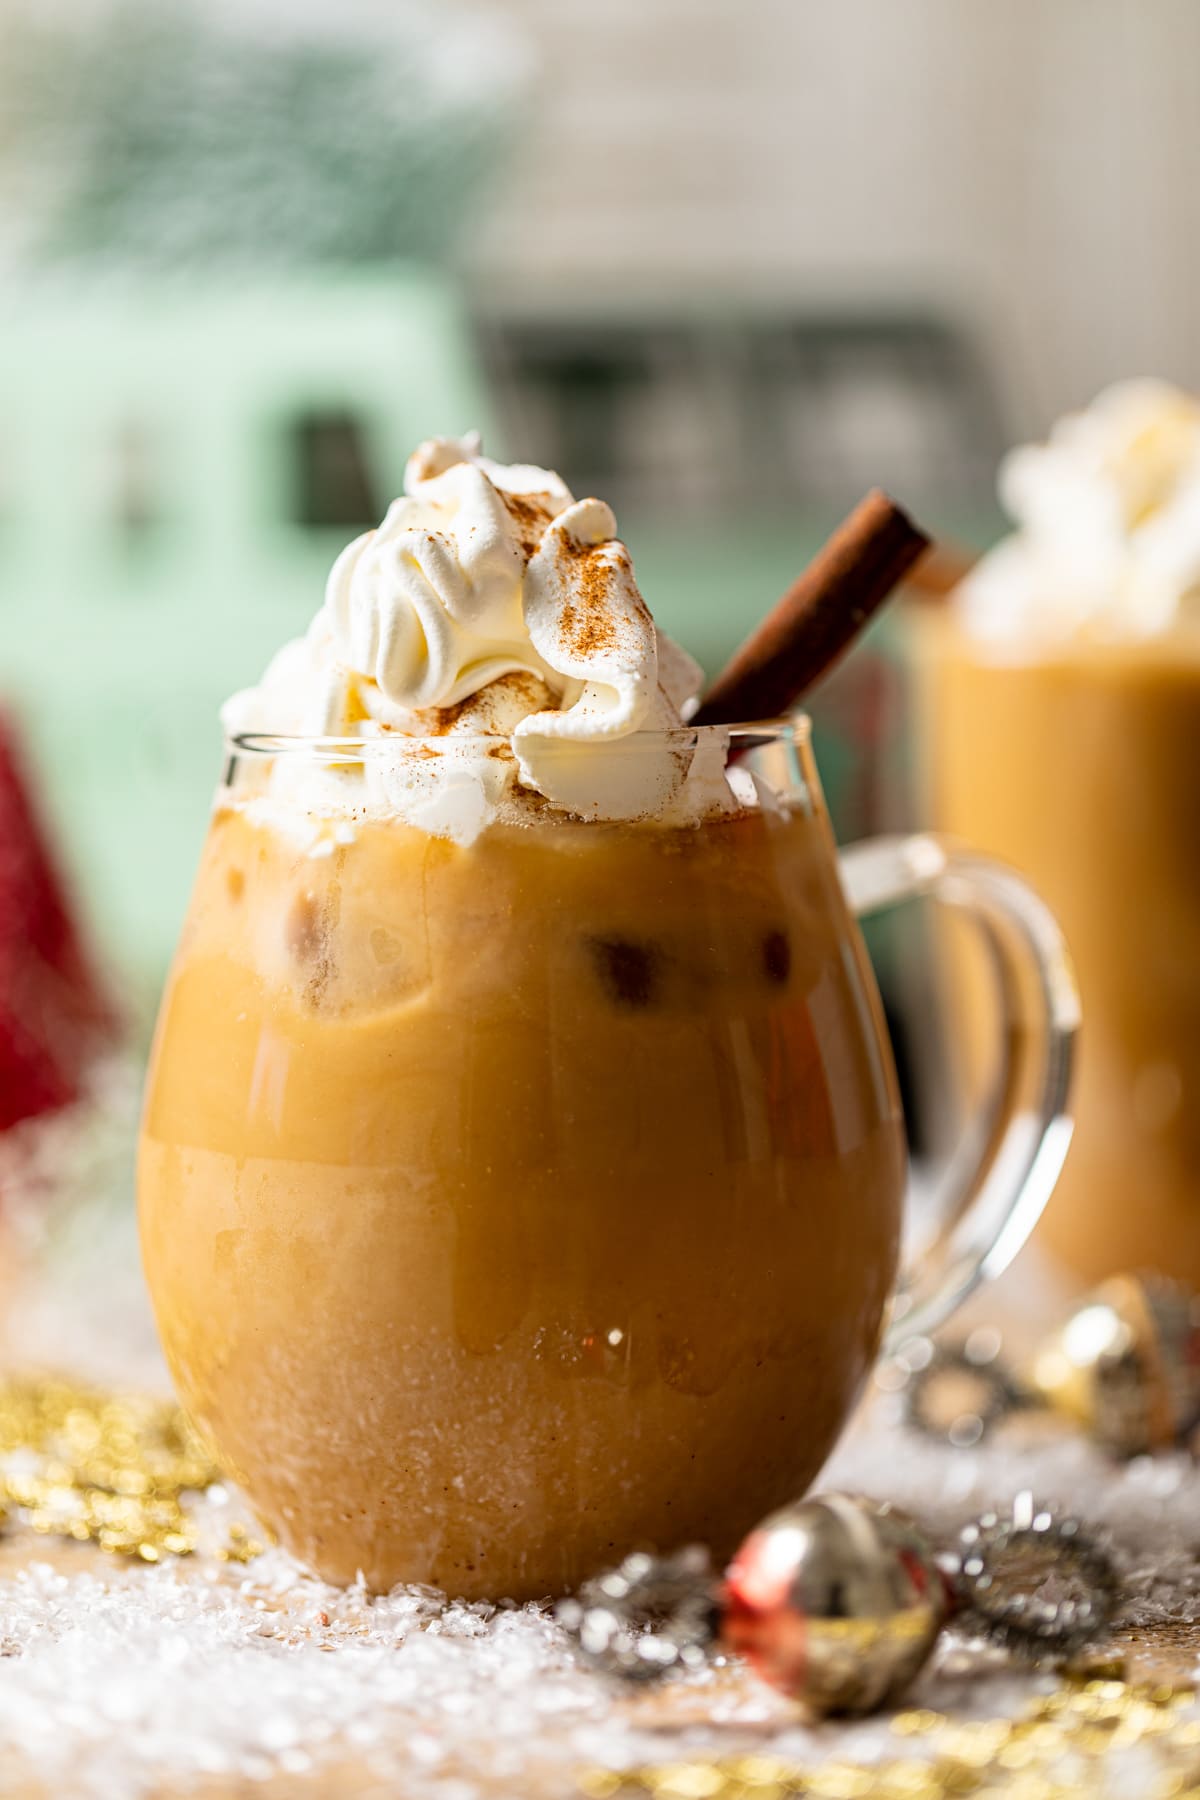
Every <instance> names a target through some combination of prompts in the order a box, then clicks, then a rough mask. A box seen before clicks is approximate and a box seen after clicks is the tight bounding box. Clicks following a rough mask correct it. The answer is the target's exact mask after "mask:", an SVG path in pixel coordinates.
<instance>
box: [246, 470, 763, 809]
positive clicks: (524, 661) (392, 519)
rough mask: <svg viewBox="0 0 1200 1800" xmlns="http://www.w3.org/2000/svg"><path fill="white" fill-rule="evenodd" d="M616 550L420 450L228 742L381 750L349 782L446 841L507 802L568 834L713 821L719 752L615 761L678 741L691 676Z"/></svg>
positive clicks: (533, 496) (551, 485)
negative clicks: (501, 747) (356, 745)
mask: <svg viewBox="0 0 1200 1800" xmlns="http://www.w3.org/2000/svg"><path fill="white" fill-rule="evenodd" d="M616 531H617V527H616V520H615V519H614V517H613V514H612V512H611V510H610V508H609V507H607V506H606V505H605V504H604V503H603V502H602V501H600V500H576V499H575V498H574V497H573V495H572V494H571V492H570V490H569V489H568V488H567V487H566V486H565V484H564V483H563V482H562V481H561V480H560V479H559V477H558V476H557V475H554V474H552V473H551V472H550V471H549V470H547V469H539V468H533V467H530V466H527V465H522V464H516V465H511V466H509V465H504V464H501V463H496V462H493V461H492V460H491V459H490V458H488V457H486V456H484V455H483V454H482V452H481V449H480V443H479V439H478V437H477V436H476V435H474V434H472V435H470V436H468V437H466V438H462V439H455V438H435V439H431V440H430V441H429V442H428V443H425V444H422V445H421V446H420V448H419V449H418V450H417V451H416V452H415V453H414V455H413V456H412V457H411V458H410V459H409V463H408V467H407V469H406V471H405V478H404V493H403V495H402V496H401V497H400V498H399V499H398V500H396V501H395V502H394V503H393V505H392V506H391V508H390V509H389V511H388V514H387V517H386V518H385V519H384V521H383V524H382V525H381V526H380V527H379V528H378V530H376V531H369V532H367V533H366V534H365V536H363V537H360V538H358V539H356V541H355V542H354V543H352V544H350V545H348V546H347V548H346V549H345V550H344V551H343V552H342V554H341V555H340V556H339V557H338V559H337V561H336V563H335V564H334V566H333V569H332V571H331V573H330V576H329V581H328V585H327V588H326V593H325V603H324V605H323V606H322V608H321V610H320V611H319V612H318V614H317V616H316V618H315V619H314V620H313V623H312V625H311V627H310V628H309V631H308V633H307V635H306V636H305V637H304V638H302V639H298V640H296V641H295V642H293V643H290V644H287V645H285V646H284V648H283V649H282V650H281V651H280V652H279V653H278V655H277V656H276V657H275V658H274V660H273V661H272V663H271V664H270V666H269V668H268V669H267V671H266V673H265V675H264V676H263V679H262V681H261V682H260V684H259V685H258V686H257V687H256V688H251V689H247V690H245V691H244V692H242V693H239V694H235V695H234V696H233V698H232V699H231V700H229V701H228V702H227V703H226V705H225V707H224V709H223V711H222V722H223V724H224V726H225V729H226V731H227V733H228V734H229V735H231V736H234V735H237V734H239V733H246V732H272V733H288V734H290V733H296V734H303V735H306V736H314V735H315V736H334V737H341V736H350V735H353V736H360V737H366V738H384V737H390V734H396V735H395V739H394V742H395V747H396V751H397V755H396V756H395V758H394V759H391V764H392V766H391V773H390V776H389V774H388V766H389V763H388V759H387V758H381V757H379V756H378V755H373V756H371V757H370V758H367V759H365V761H364V764H363V765H362V768H360V769H359V770H358V771H357V772H356V773H357V778H358V779H359V780H360V782H361V781H362V780H363V779H367V778H369V779H371V780H373V781H374V782H375V784H376V786H378V785H379V784H380V783H382V784H383V786H384V788H385V789H386V790H387V791H386V793H385V794H383V795H382V796H377V797H379V798H381V800H383V801H386V804H387V806H388V808H389V810H392V811H398V812H400V813H402V814H403V815H404V816H406V817H409V818H411V819H413V820H414V822H417V823H420V824H422V825H423V826H424V827H425V828H426V829H429V830H432V831H444V832H445V833H446V834H448V835H451V836H455V837H459V838H460V839H462V838H469V837H470V836H472V835H474V833H475V832H476V831H477V830H479V829H481V828H482V825H483V824H485V823H486V822H487V819H488V817H490V816H493V815H494V814H495V811H496V809H497V807H498V806H499V805H500V804H501V803H502V802H504V801H506V800H511V799H512V798H513V796H514V794H515V795H517V796H519V794H520V792H521V791H522V790H524V791H525V792H526V793H527V794H528V793H533V794H537V795H540V796H542V798H543V800H545V801H549V802H550V803H551V804H552V805H554V806H557V807H560V808H562V809H564V810H565V811H568V812H571V813H574V814H577V815H579V816H581V817H584V818H611V819H627V818H638V817H646V816H651V815H657V814H660V813H663V812H664V810H670V809H673V810H674V811H675V812H680V810H681V808H682V813H683V814H684V815H691V814H694V813H695V812H696V810H697V808H698V807H700V808H701V809H702V810H712V808H713V807H714V806H718V807H724V806H725V805H726V804H731V803H732V802H731V796H730V793H729V789H728V784H727V783H725V781H724V779H723V768H724V753H723V745H721V744H719V743H718V744H716V745H715V746H714V747H711V748H709V749H707V750H706V751H705V752H704V753H698V754H696V755H693V753H692V752H691V750H690V749H688V750H681V749H680V748H678V747H677V746H671V745H670V744H669V743H667V742H664V743H662V744H659V745H653V744H648V743H647V740H645V739H640V740H638V742H637V743H636V745H634V744H631V743H629V742H626V740H628V739H630V738H631V737H632V735H633V734H634V733H637V732H644V731H650V730H663V729H670V728H672V727H675V728H678V727H679V726H680V725H681V724H682V721H683V713H684V711H685V710H686V709H687V706H688V702H689V700H690V699H691V697H692V696H693V695H695V693H696V692H697V691H698V688H699V685H700V680H701V673H700V669H699V667H698V665H697V664H696V663H695V662H693V660H692V659H691V657H689V656H688V655H686V653H685V652H684V651H682V650H681V649H680V648H679V647H678V646H677V645H675V644H673V643H672V642H671V641H670V640H669V639H668V638H666V637H665V636H664V635H663V634H661V633H660V632H658V631H657V630H656V628H655V625H654V621H653V619H652V618H651V616H650V613H649V611H648V609H647V607H646V603H645V601H644V600H643V599H642V596H641V594H640V593H639V592H638V587H637V583H636V581H635V579H634V574H633V564H632V561H631V558H630V555H629V552H628V550H627V549H626V547H625V545H624V544H623V543H621V541H620V540H619V539H618V537H617V535H616ZM486 737H491V738H492V739H493V742H492V743H491V744H486V743H482V742H481V740H482V739H484V738H486ZM497 737H499V738H502V739H504V740H506V741H507V743H508V745H509V747H510V750H511V755H509V756H507V757H505V756H504V755H501V756H500V757H499V758H497V756H496V754H495V749H496V745H495V742H494V740H495V739H496V738H497ZM404 739H421V740H434V739H436V740H438V744H437V755H436V757H435V758H434V759H433V760H434V761H436V762H438V763H439V764H440V765H441V766H439V767H438V768H437V769H432V768H430V767H429V765H428V761H425V762H424V763H423V764H422V766H421V767H420V768H416V767H415V766H414V759H413V758H412V757H411V756H408V757H406V756H405V755H404V754H403V749H404V745H403V740H404ZM697 763H698V764H699V765H700V766H699V767H696V764H697ZM337 779H338V780H339V781H340V782H341V783H342V789H343V791H344V790H345V785H346V782H347V779H348V777H347V775H346V773H345V771H343V772H342V773H341V774H340V775H339V777H338V778H337ZM351 779H352V778H351ZM326 786H327V788H332V786H333V784H332V783H327V784H326ZM326 797H327V798H328V795H327V796H326ZM347 798H348V796H347ZM370 798H371V796H367V799H368V801H369V799H370Z"/></svg>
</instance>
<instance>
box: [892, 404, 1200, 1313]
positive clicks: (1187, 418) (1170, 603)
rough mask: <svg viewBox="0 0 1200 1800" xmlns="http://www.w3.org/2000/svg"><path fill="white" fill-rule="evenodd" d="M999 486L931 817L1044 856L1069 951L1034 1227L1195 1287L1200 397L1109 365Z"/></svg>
mask: <svg viewBox="0 0 1200 1800" xmlns="http://www.w3.org/2000/svg"><path fill="white" fill-rule="evenodd" d="M1001 493H1002V497H1003V498H1004V500H1005V502H1006V504H1007V506H1008V507H1009V510H1010V511H1011V512H1012V513H1013V514H1014V516H1015V517H1016V519H1017V521H1018V530H1017V531H1016V533H1015V534H1014V535H1013V536H1012V537H1010V538H1008V539H1006V540H1005V541H1004V542H1003V543H1002V544H1000V545H999V546H998V547H997V549H996V550H995V551H993V552H992V553H991V555H990V556H988V557H985V558H984V560H983V562H982V563H981V564H980V565H979V566H978V568H977V569H976V570H975V571H974V573H973V574H972V575H971V576H970V577H969V578H968V580H967V581H966V582H965V583H964V584H963V586H962V588H961V589H960V590H959V592H958V594H957V595H956V597H955V600H954V603H953V605H952V608H951V618H950V619H949V620H948V621H946V622H944V623H942V622H939V623H937V624H935V625H934V626H933V627H932V628H931V629H930V630H929V631H928V633H927V634H926V636H925V642H924V645H923V654H922V656H921V664H922V667H923V673H924V683H923V699H924V718H925V729H926V744H927V755H926V758H925V761H926V765H927V773H928V783H929V795H930V800H931V810H932V813H933V816H934V819H935V822H936V823H938V824H939V825H941V826H942V827H944V828H945V829H947V830H949V831H952V832H955V833H960V834H961V835H962V836H964V837H967V838H969V839H970V840H971V842H972V843H973V844H975V845H977V846H978V847H979V848H981V849H983V850H985V851H988V852H990V853H992V854H993V855H996V856H999V857H1002V858H1004V859H1005V860H1007V861H1009V862H1011V863H1012V864H1014V865H1015V866H1016V867H1018V868H1019V869H1021V870H1022V871H1024V872H1025V873H1026V874H1028V875H1029V877H1030V878H1031V880H1032V881H1033V883H1034V885H1035V886H1036V887H1037V888H1038V889H1040V891H1041V893H1042V895H1043V897H1044V898H1045V899H1046V900H1047V901H1048V902H1049V903H1050V905H1051V907H1052V908H1053V909H1054V911H1055V913H1056V914H1057V916H1058V917H1059V919H1060V920H1061V922H1062V925H1063V928H1064V930H1065V932H1066V936H1067V940H1068V943H1069V945H1070V947H1071V950H1072V954H1073V956H1074V958H1075V962H1076V966H1077V970H1078V976H1079V984H1080V989H1081V994H1082V1001H1083V1021H1084V1022H1083V1031H1082V1035H1081V1041H1080V1050H1079V1063H1078V1076H1077V1080H1076V1083H1075V1088H1074V1096H1073V1110H1074V1112H1075V1116H1076V1132H1075V1139H1074V1142H1073V1145H1072V1148H1071V1151H1070V1154H1069V1156H1068V1158H1067V1164H1066V1168H1065V1170H1064V1173H1063V1176H1062V1178H1061V1180H1060V1182H1059V1186H1058V1188H1057V1190H1056V1192H1055V1195H1054V1198H1053V1199H1052V1201H1051V1203H1050V1205H1049V1207H1048V1209H1047V1212H1046V1214H1045V1217H1044V1219H1043V1221H1042V1223H1041V1225H1040V1226H1039V1228H1038V1238H1039V1241H1040V1242H1042V1243H1044V1244H1045V1245H1046V1246H1047V1247H1048V1248H1049V1249H1050V1250H1051V1251H1052V1252H1053V1253H1054V1255H1055V1257H1056V1258H1057V1260H1058V1262H1059V1265H1060V1266H1061V1267H1062V1268H1063V1269H1064V1270H1066V1271H1068V1272H1070V1273H1071V1274H1072V1275H1074V1276H1075V1277H1076V1278H1077V1279H1078V1280H1079V1281H1081V1282H1087V1283H1091V1282H1093V1281H1095V1280H1097V1279H1099V1278H1101V1277H1103V1276H1106V1275H1110V1274H1113V1273H1116V1272H1120V1271H1122V1270H1135V1269H1139V1268H1142V1267H1147V1266H1150V1267H1154V1268H1156V1269H1158V1270H1160V1271H1162V1272H1163V1273H1165V1274H1167V1275H1171V1276H1177V1277H1180V1278H1182V1279H1184V1280H1186V1281H1188V1282H1189V1283H1191V1284H1192V1285H1193V1286H1197V1287H1200V833H1198V831H1197V813H1196V802H1195V798H1194V789H1195V772H1196V770H1197V769H1198V768H1200V406H1198V405H1197V404H1196V402H1195V401H1193V400H1192V399H1191V398H1189V397H1188V396H1186V395H1183V394H1180V393H1177V392H1175V391H1174V390H1172V389H1170V388H1168V387H1166V386H1164V385H1162V384H1158V383H1151V382H1137V383H1129V384H1126V385H1124V386H1121V387H1119V388H1114V389H1112V390H1110V392H1108V393H1107V394H1105V395H1102V396H1101V397H1100V399H1099V400H1097V401H1096V402H1095V403H1094V405H1093V406H1092V407H1091V408H1090V409H1089V410H1088V411H1087V412H1085V413H1082V414H1079V415H1077V416H1074V417H1072V418H1069V419H1067V420H1065V421H1063V422H1062V424H1060V425H1059V426H1057V427H1056V429H1055V431H1054V433H1053V434H1052V436H1051V439H1050V441H1049V443H1048V444H1047V445H1044V446H1039V447H1031V448H1029V449H1024V450H1020V451H1017V452H1016V453H1014V455H1013V457H1012V458H1011V459H1010V460H1009V461H1008V463H1007V464H1006V465H1005V467H1004V469H1003V471H1002V477H1001ZM956 979H957V985H958V987H959V999H960V1002H964V1003H965V1004H966V1005H967V1006H968V1007H969V1008H970V1009H971V1010H972V1011H973V1012H974V1011H978V1012H979V1014H980V1015H982V1012H983V1009H984V1007H985V1006H986V1005H987V1004H989V1003H990V1002H988V1001H987V1000H985V998H984V996H983V995H982V992H981V991H980V990H981V984H979V983H977V982H976V980H975V978H974V976H973V975H971V974H970V973H969V972H968V971H967V970H966V969H965V967H963V966H961V965H960V966H958V968H957V972H956ZM980 1029H981V1030H982V1026H981V1027H980Z"/></svg>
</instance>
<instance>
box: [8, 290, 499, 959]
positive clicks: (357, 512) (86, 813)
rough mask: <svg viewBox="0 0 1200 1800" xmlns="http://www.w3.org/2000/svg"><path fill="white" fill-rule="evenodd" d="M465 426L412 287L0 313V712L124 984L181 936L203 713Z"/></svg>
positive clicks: (473, 387)
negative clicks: (27, 754) (415, 457)
mask: <svg viewBox="0 0 1200 1800" xmlns="http://www.w3.org/2000/svg"><path fill="white" fill-rule="evenodd" d="M486 411H487V409H486V404H485V399H484V396H483V394H482V392H481V391H480V387H479V384H478V382H477V378H476V367H475V363H474V360H473V358H472V356H471V353H470V345H469V338H468V330H467V324H466V320H465V317H464V314H463V310H462V307H461V304H460V301H459V298H458V295H457V291H456V289H455V288H454V286H453V285H452V284H451V283H450V282H449V280H448V279H446V278H444V277H442V276H439V275H436V274H434V273H431V272H428V271H421V270H416V269H411V270H405V269H393V270H390V271H388V272H387V273H380V274H377V275H363V274H358V275H354V276H339V275H334V274H330V275H329V276H327V277H319V276H311V275H310V276H309V277H307V278H305V279H303V280H300V279H296V278H289V279H288V280H287V281H286V282H258V283H255V284H252V285H238V286H236V287H230V286H226V285H222V284H219V283H208V284H198V283H196V282H191V281H189V282H186V283H185V282H182V281H176V282H169V283H168V282H160V283H157V284H153V283H147V284H113V285H111V286H107V287H106V286H103V285H99V286H98V285H96V284H95V283H89V284H88V286H87V287H86V288H82V287H81V288H73V287H67V286H61V285H55V286H51V285H47V284H45V283H42V284H40V285H37V286H34V287H30V288H27V289H25V290H23V291H21V292H16V293H10V294H9V295H8V297H7V298H5V299H4V300H2V301H0V419H2V420H3V444H2V447H0V471H2V479H0V620H2V624H0V632H2V636H3V671H2V675H0V686H2V690H3V695H4V697H5V698H6V699H10V700H12V701H13V702H14V703H15V706H16V710H17V712H18V715H19V716H20V718H21V719H22V721H23V723H24V725H25V726H26V728H27V731H28V734H29V738H30V743H31V749H32V751H33V755H34V759H35V766H36V767H37V769H38V772H39V773H40V774H41V776H42V777H43V779H44V781H45V782H46V784H47V785H48V789H49V801H50V806H51V811H52V816H53V817H54V818H55V819H56V821H57V823H58V826H59V829H60V834H61V836H62V841H63V845H64V848H65V852H66V856H67V859H68V862H69V864H70V865H71V866H72V867H73V868H74V870H75V871H76V874H77V876H78V877H79V878H80V880H81V883H82V885H83V886H84V888H85V890H86V891H85V894H84V899H85V903H86V905H87V908H88V911H89V913H90V914H91V916H92V917H93V918H94V920H95V922H96V925H97V927H98V929H99V931H100V932H101V935H102V939H103V941H104V943H105V944H106V945H107V946H108V947H109V948H110V949H111V950H112V951H113V952H114V953H115V954H116V955H117V957H118V958H119V960H120V963H121V965H122V966H123V968H124V969H125V970H126V972H127V973H128V974H129V976H130V977H131V978H132V979H134V980H135V981H136V980H137V979H138V978H141V980H142V981H143V982H144V983H145V985H146V986H147V987H149V985H150V984H151V983H152V982H153V981H154V980H155V979H156V978H157V977H158V976H159V975H160V974H161V972H162V969H163V968H164V966H165V963H166V960H167V957H168V956H169V954H170V950H171V947H172V943H173V939H174V935H175V931H176V929H177V926H178V922H179V919H180V918H181V917H182V914H183V909H184V904H185V901H186V897H187V890H188V885H189V883H190V881H191V877H192V872H193V869H194V867H195V862H196V857H197V854H198V851H199V846H200V842H201V839H202V836H203V831H204V824H205V818H206V813H207V804H208V797H209V794H210V793H211V790H212V788H213V786H214V783H215V781H216V778H217V775H218V773H219V764H220V737H219V732H218V727H217V718H216V715H217V708H218V706H219V705H220V703H221V701H222V700H223V699H224V698H225V697H226V695H228V694H229V693H230V692H232V691H233V690H234V689H236V688H238V687H241V686H244V685H246V684H248V683H250V682H253V681H255V680H257V678H258V676H259V674H260V673H261V671H262V669H263V667H264V666H265V664H266V663H267V661H268V660H269V658H270V657H271V656H272V655H273V654H274V652H275V651H276V650H277V649H278V648H279V646H280V645H281V644H282V643H283V642H285V640H287V639H288V638H290V637H294V636H297V635H299V634H300V633H302V632H303V631H304V630H305V628H306V627H307V625H308V622H309V620H310V619H311V618H312V616H313V614H314V613H315V612H316V610H317V608H318V606H319V605H320V603H321V598H322V594H323V592H324V583H325V577H326V575H327V573H328V570H329V566H330V564H331V563H332V561H333V559H334V557H335V555H336V554H337V552H338V550H340V549H341V547H342V545H343V544H344V543H345V542H346V541H347V540H348V539H349V538H350V537H352V536H354V535H355V534H356V532H358V531H360V530H362V529H363V528H364V527H365V526H366V525H368V524H370V523H374V522H375V521H376V519H377V517H378V514H379V512H380V511H381V510H382V508H383V507H384V506H386V504H387V502H388V501H389V500H390V499H391V498H392V496H393V495H394V494H396V493H398V492H399V491H400V487H401V484H402V480H403V472H404V463H405V459H406V457H407V455H408V453H409V451H410V450H411V449H412V448H413V446H414V445H415V444H416V443H418V442H419V441H420V439H421V438H423V437H426V436H430V435H433V434H436V433H439V432H446V431H461V430H466V429H468V428H469V427H471V426H474V425H482V426H485V427H486V423H487V420H486ZM368 509H369V511H368ZM364 514H366V515H367V516H364Z"/></svg>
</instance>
